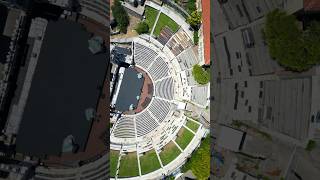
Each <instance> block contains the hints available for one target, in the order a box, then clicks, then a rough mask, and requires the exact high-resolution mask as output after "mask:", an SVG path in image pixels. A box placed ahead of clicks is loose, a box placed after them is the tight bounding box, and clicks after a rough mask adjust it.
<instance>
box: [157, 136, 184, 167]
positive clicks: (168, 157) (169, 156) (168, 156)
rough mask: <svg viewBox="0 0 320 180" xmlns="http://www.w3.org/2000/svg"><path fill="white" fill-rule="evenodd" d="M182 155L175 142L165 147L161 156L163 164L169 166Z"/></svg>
mask: <svg viewBox="0 0 320 180" xmlns="http://www.w3.org/2000/svg"><path fill="white" fill-rule="evenodd" d="M180 153H181V151H180V150H179V148H178V147H177V146H176V145H175V144H174V143H173V142H170V143H168V144H167V145H166V146H165V147H164V149H163V151H161V152H160V154H159V155H160V159H161V161H162V164H163V165H167V164H169V163H170V162H171V161H173V160H174V159H175V158H176V157H178V156H179V154H180Z"/></svg>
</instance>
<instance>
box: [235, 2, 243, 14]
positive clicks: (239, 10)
mask: <svg viewBox="0 0 320 180" xmlns="http://www.w3.org/2000/svg"><path fill="white" fill-rule="evenodd" d="M236 8H237V10H238V13H239V15H240V17H243V13H242V11H241V9H240V6H239V5H238V4H237V5H236Z"/></svg>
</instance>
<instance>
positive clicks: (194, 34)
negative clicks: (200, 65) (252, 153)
mask: <svg viewBox="0 0 320 180" xmlns="http://www.w3.org/2000/svg"><path fill="white" fill-rule="evenodd" d="M193 42H194V44H195V45H198V43H199V32H198V30H196V31H193Z"/></svg>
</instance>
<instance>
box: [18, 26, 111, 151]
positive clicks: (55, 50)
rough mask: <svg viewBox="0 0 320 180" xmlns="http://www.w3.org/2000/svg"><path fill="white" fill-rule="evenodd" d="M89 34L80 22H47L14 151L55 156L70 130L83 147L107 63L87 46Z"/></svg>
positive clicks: (82, 148)
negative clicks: (91, 110)
mask: <svg viewBox="0 0 320 180" xmlns="http://www.w3.org/2000/svg"><path fill="white" fill-rule="evenodd" d="M88 39H89V34H88V33H87V32H85V31H84V30H83V28H81V26H80V25H79V24H76V23H74V22H69V21H65V20H59V21H57V22H53V21H51V22H49V24H48V27H47V30H46V35H45V38H44V42H43V45H42V48H41V53H40V57H39V60H38V64H37V67H36V70H35V74H34V76H33V81H32V85H31V89H30V92H29V97H28V100H27V104H26V107H25V110H24V114H23V117H22V122H21V125H20V129H19V133H18V136H17V152H20V153H24V154H29V155H35V156H44V155H46V154H49V155H58V154H59V153H60V152H61V148H62V142H63V139H64V138H65V137H66V136H68V135H73V137H74V138H75V141H76V143H77V144H79V146H80V151H82V150H84V148H85V144H86V141H87V138H88V135H89V132H90V127H91V122H90V121H88V120H87V119H86V116H85V110H86V109H88V108H94V109H96V105H97V102H98V98H99V95H100V91H101V90H100V87H102V84H103V80H104V77H105V73H106V70H107V69H106V68H107V60H106V55H104V54H99V55H93V54H92V53H91V52H90V51H89V49H88Z"/></svg>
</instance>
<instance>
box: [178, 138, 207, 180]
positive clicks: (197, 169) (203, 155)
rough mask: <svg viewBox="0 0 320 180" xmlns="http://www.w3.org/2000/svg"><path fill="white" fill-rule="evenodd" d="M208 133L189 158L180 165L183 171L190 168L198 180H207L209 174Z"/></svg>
mask: <svg viewBox="0 0 320 180" xmlns="http://www.w3.org/2000/svg"><path fill="white" fill-rule="evenodd" d="M210 140H211V139H210V135H208V136H207V137H206V138H205V139H204V140H203V141H202V142H201V145H200V147H199V148H198V149H197V150H196V151H195V152H193V154H192V156H191V158H190V160H189V161H188V162H187V163H186V164H185V165H184V166H183V167H182V171H183V172H187V171H188V170H191V171H192V173H193V174H194V175H195V176H196V177H197V179H199V180H207V179H208V178H209V176H210V144H211V142H210Z"/></svg>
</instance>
